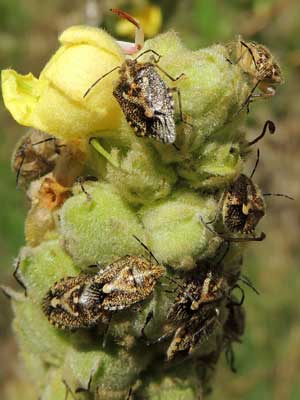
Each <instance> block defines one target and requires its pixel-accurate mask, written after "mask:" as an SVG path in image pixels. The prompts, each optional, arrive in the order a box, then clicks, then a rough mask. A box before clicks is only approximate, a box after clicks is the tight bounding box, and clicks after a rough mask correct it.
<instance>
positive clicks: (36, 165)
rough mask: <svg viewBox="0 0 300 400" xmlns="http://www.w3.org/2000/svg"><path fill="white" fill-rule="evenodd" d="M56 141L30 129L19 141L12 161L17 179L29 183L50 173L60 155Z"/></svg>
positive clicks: (45, 134)
mask: <svg viewBox="0 0 300 400" xmlns="http://www.w3.org/2000/svg"><path fill="white" fill-rule="evenodd" d="M60 147H61V146H60V145H59V143H58V140H57V139H56V138H54V137H53V136H50V135H48V134H47V133H44V132H41V131H38V130H35V129H31V130H29V132H28V133H27V134H26V135H25V136H24V137H23V138H22V139H21V142H20V143H19V145H18V147H17V149H16V151H15V153H14V155H13V159H12V169H13V170H14V171H15V172H16V174H17V175H16V183H17V185H18V183H19V179H20V178H22V180H23V181H24V182H25V183H29V182H31V181H33V180H35V179H38V178H40V177H41V176H43V175H46V174H47V173H48V172H51V171H52V170H53V168H54V166H55V162H56V160H57V157H58V156H59V154H60V150H61V149H60Z"/></svg>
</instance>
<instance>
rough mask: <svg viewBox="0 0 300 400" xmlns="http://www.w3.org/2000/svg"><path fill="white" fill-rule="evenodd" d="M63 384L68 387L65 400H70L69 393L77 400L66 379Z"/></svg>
mask: <svg viewBox="0 0 300 400" xmlns="http://www.w3.org/2000/svg"><path fill="white" fill-rule="evenodd" d="M62 383H63V384H64V385H65V387H66V394H65V400H68V397H69V393H70V394H71V396H72V399H73V400H76V397H75V396H74V393H73V391H72V389H71V388H70V386H69V385H68V383H67V381H66V380H65V379H63V380H62Z"/></svg>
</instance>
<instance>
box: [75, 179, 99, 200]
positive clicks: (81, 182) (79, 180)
mask: <svg viewBox="0 0 300 400" xmlns="http://www.w3.org/2000/svg"><path fill="white" fill-rule="evenodd" d="M87 181H90V182H97V181H98V179H97V178H96V177H95V176H91V175H88V176H86V177H83V176H79V177H78V178H77V179H76V182H77V183H78V184H79V185H80V187H81V190H82V191H83V193H85V195H86V197H87V200H88V201H91V200H92V196H91V195H90V194H89V193H88V192H87V191H86V189H85V187H84V183H85V182H87Z"/></svg>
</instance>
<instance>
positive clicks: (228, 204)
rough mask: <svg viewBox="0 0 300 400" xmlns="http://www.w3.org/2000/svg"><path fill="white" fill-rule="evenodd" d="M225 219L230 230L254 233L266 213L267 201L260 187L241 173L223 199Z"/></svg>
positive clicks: (225, 223)
mask: <svg viewBox="0 0 300 400" xmlns="http://www.w3.org/2000/svg"><path fill="white" fill-rule="evenodd" d="M222 214H223V221H224V225H225V227H226V228H227V229H228V230H229V231H230V232H240V233H245V234H247V233H252V232H253V231H254V230H255V228H256V226H257V224H258V222H259V221H260V220H261V218H262V217H263V216H264V215H265V203H264V200H263V197H262V194H261V192H260V190H259V189H258V187H257V186H256V185H255V184H254V183H253V182H252V180H251V179H250V178H248V177H247V176H246V175H244V174H241V175H240V176H239V177H238V178H237V179H236V180H235V181H234V182H233V183H232V184H231V185H230V186H229V188H228V190H227V191H226V193H225V195H224V201H223V209H222Z"/></svg>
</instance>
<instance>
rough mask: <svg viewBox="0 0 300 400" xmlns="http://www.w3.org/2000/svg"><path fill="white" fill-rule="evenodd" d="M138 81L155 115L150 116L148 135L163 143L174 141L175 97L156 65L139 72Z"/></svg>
mask: <svg viewBox="0 0 300 400" xmlns="http://www.w3.org/2000/svg"><path fill="white" fill-rule="evenodd" d="M136 83H137V85H138V87H140V90H141V96H142V97H143V98H144V99H145V102H146V103H147V106H148V107H149V108H150V109H151V110H153V112H154V115H153V117H152V118H149V120H150V121H148V130H147V135H148V136H151V137H153V138H155V139H156V140H158V141H160V142H163V143H173V142H174V141H175V139H176V130H175V116H174V99H173V93H172V90H171V89H169V88H168V87H167V85H166V84H165V82H164V81H163V79H162V78H161V76H160V75H159V74H158V72H157V71H156V69H155V67H154V66H152V65H149V64H146V65H145V68H141V69H140V70H139V72H138V73H137V77H136Z"/></svg>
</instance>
